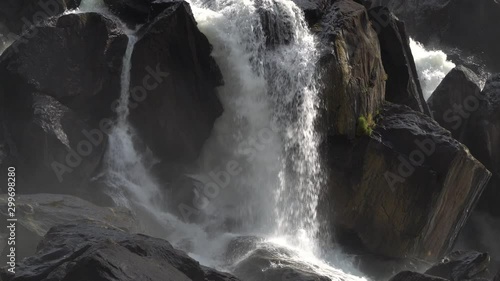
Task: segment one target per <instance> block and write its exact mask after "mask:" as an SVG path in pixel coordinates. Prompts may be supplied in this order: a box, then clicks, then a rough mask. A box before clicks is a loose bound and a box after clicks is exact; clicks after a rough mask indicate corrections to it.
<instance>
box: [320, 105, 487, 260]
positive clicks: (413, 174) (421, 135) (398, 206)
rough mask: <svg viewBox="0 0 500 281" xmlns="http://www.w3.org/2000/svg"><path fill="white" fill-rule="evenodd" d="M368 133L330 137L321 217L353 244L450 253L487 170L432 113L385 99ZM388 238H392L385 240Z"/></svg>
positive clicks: (420, 254) (388, 251)
mask: <svg viewBox="0 0 500 281" xmlns="http://www.w3.org/2000/svg"><path fill="white" fill-rule="evenodd" d="M375 122H376V127H375V128H374V130H373V133H372V134H371V135H367V136H364V137H360V138H358V139H355V140H351V141H350V140H348V139H346V138H345V137H330V138H329V139H328V140H327V141H328V143H327V144H326V146H327V148H326V149H327V151H326V152H325V155H327V157H328V158H327V161H328V163H327V166H328V167H330V171H329V175H330V176H329V177H330V178H331V179H335V180H332V181H330V182H329V184H328V188H327V190H325V194H324V196H322V197H321V199H320V202H319V206H318V210H319V215H320V221H321V220H324V221H327V222H329V224H328V225H329V228H330V229H329V230H330V231H332V233H336V234H337V239H338V241H339V242H340V243H342V244H343V245H344V247H346V249H347V250H348V251H353V250H356V251H361V252H363V251H365V252H366V251H368V252H371V253H375V254H378V255H382V256H386V257H393V258H418V259H423V260H428V261H435V260H436V259H438V258H439V257H441V256H442V255H444V254H445V253H447V252H448V251H449V250H450V249H451V247H452V246H453V243H454V241H455V239H456V237H457V235H458V233H459V232H460V230H461V229H462V227H463V225H464V223H465V221H466V220H467V218H468V217H469V215H470V211H471V210H472V209H473V208H474V206H475V204H476V202H477V200H478V198H479V196H480V195H481V193H482V191H483V189H484V187H485V185H486V183H487V182H488V180H489V178H490V175H491V174H490V173H489V172H488V171H487V170H486V169H485V168H484V166H483V165H482V164H481V163H479V162H478V161H477V160H476V159H475V158H474V157H472V155H471V154H470V153H469V152H468V150H467V149H466V147H465V146H463V145H462V144H460V143H459V142H458V141H456V140H455V139H453V138H452V136H451V134H450V133H449V132H448V131H447V130H445V129H443V128H441V127H440V126H439V125H438V124H437V123H436V122H435V121H434V120H432V119H430V117H428V116H426V115H424V114H422V113H419V112H415V111H413V110H411V109H410V108H408V107H406V106H401V105H394V104H387V105H385V106H384V107H383V109H382V111H381V112H380V115H379V116H377V117H376V118H375ZM387 241H391V243H387Z"/></svg>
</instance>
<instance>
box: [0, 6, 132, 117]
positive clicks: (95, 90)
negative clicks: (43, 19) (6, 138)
mask: <svg viewBox="0 0 500 281" xmlns="http://www.w3.org/2000/svg"><path fill="white" fill-rule="evenodd" d="M33 31H34V34H31V35H25V36H24V37H23V38H22V39H20V40H18V41H16V42H15V43H13V45H11V46H10V47H9V48H8V49H7V50H6V51H5V52H4V53H3V54H2V57H1V58H0V74H1V77H2V79H3V81H4V83H3V84H2V87H3V88H4V92H5V93H7V94H9V95H12V96H21V95H26V94H28V93H29V92H39V93H42V94H45V95H49V96H53V97H55V98H56V99H57V100H58V101H60V102H61V103H63V104H64V105H66V106H68V107H69V108H71V109H73V110H75V111H77V112H84V113H86V114H89V115H91V116H92V117H94V118H96V119H99V118H103V117H109V116H111V113H112V110H111V109H112V102H113V101H114V100H116V99H117V98H118V97H119V94H120V77H121V70H122V61H123V55H124V53H125V49H126V46H127V40H128V39H127V36H126V35H124V34H123V33H121V31H119V30H118V28H117V26H116V25H115V24H114V23H113V22H112V21H110V20H108V19H106V18H104V17H103V16H101V15H99V14H95V13H88V14H71V15H66V16H62V17H60V18H59V19H57V21H56V22H55V23H53V24H52V25H49V26H40V27H37V28H35V29H33Z"/></svg>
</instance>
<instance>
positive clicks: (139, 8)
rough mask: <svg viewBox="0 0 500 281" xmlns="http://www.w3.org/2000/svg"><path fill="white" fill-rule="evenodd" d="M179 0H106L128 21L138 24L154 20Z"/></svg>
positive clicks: (112, 8)
mask: <svg viewBox="0 0 500 281" xmlns="http://www.w3.org/2000/svg"><path fill="white" fill-rule="evenodd" d="M178 2H181V1H179V0H169V1H165V2H156V0H104V3H105V4H106V6H107V7H108V8H109V10H110V11H111V12H112V13H113V14H115V15H117V16H118V17H119V18H120V19H122V20H123V21H125V22H126V23H129V24H132V25H137V24H144V23H147V22H150V21H152V20H153V19H154V18H155V17H156V16H158V15H159V14H160V13H161V12H163V11H164V10H165V9H166V8H168V7H170V6H172V5H173V4H175V3H178Z"/></svg>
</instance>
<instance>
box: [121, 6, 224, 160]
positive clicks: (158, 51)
mask: <svg viewBox="0 0 500 281" xmlns="http://www.w3.org/2000/svg"><path fill="white" fill-rule="evenodd" d="M179 30H182V32H179ZM139 33H140V34H141V38H140V40H139V41H138V42H137V43H136V45H135V48H134V51H133V54H132V71H131V100H130V110H131V112H130V121H131V123H132V125H133V126H134V127H135V129H136V130H137V132H138V134H139V136H140V137H141V138H142V139H143V140H144V142H145V143H146V144H147V145H148V146H149V148H151V150H152V151H153V152H154V154H155V155H156V156H157V157H159V158H160V159H162V160H164V161H171V162H174V161H179V162H188V161H192V160H194V159H196V158H197V157H198V154H199V152H200V150H201V147H202V145H203V143H204V142H205V140H206V139H207V138H208V137H209V135H210V132H211V129H212V127H213V124H214V121H215V119H216V118H217V117H219V116H220V115H221V114H222V105H221V103H220V102H219V99H218V97H217V95H216V89H215V88H216V87H217V86H220V85H221V84H222V74H221V73H220V70H219V68H218V66H217V64H216V63H215V61H214V60H213V58H212V57H211V56H210V53H211V50H212V47H211V45H210V43H209V42H208V40H207V38H206V37H205V35H203V34H202V33H201V32H200V31H199V30H198V28H197V26H196V21H195V19H194V18H193V15H192V13H191V9H190V7H189V5H188V4H187V3H185V2H176V3H174V4H173V5H172V6H171V7H169V8H168V9H166V10H165V11H164V12H163V13H162V14H160V15H159V16H158V17H157V18H155V20H154V21H153V22H151V23H150V24H148V25H146V26H144V27H143V28H142V29H141V30H140V31H139ZM145 124H147V125H145Z"/></svg>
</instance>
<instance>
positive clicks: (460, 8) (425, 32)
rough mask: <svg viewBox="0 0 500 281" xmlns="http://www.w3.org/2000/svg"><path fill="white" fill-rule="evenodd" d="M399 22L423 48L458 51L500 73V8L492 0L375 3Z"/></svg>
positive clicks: (378, 0) (389, 1)
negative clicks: (499, 29)
mask: <svg viewBox="0 0 500 281" xmlns="http://www.w3.org/2000/svg"><path fill="white" fill-rule="evenodd" d="M373 2H374V3H373V5H384V6H387V7H389V8H390V9H391V10H392V11H393V12H394V13H395V14H396V15H397V16H398V17H399V18H400V19H402V20H403V21H404V22H405V23H406V25H407V27H408V30H409V33H410V34H411V36H412V37H413V36H414V37H416V39H417V40H418V41H420V42H422V43H424V44H426V45H429V44H430V45H438V46H448V47H458V48H460V49H462V50H464V51H469V52H472V53H473V54H476V55H480V56H484V58H485V62H486V63H487V65H488V66H489V67H490V68H491V69H493V70H494V71H500V55H499V54H498V50H499V49H500V38H499V36H492V34H495V32H497V26H498V18H500V4H499V3H498V1H495V0H481V1H476V0H455V1H449V0H428V1H422V0H375V1H373Z"/></svg>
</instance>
